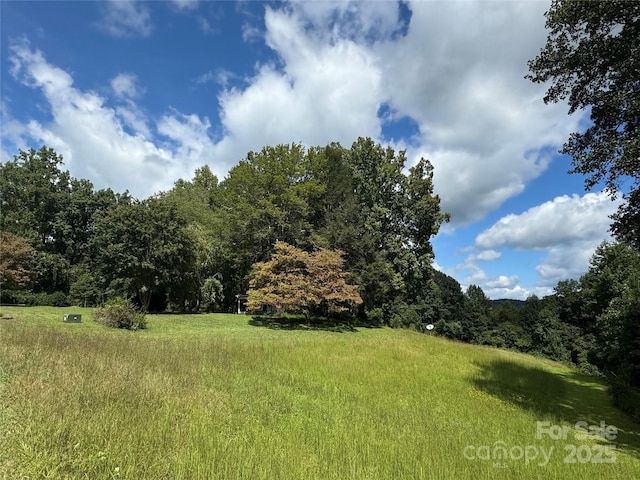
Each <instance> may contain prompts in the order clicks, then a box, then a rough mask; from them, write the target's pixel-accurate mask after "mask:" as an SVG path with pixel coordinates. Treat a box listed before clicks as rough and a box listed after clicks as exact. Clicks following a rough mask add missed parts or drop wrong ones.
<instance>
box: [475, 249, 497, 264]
mask: <svg viewBox="0 0 640 480" xmlns="http://www.w3.org/2000/svg"><path fill="white" fill-rule="evenodd" d="M501 256H502V254H501V253H500V252H497V251H495V250H484V251H482V252H480V253H478V254H477V255H476V256H475V258H476V259H477V260H480V261H482V262H492V261H493V260H497V259H499V258H500V257H501Z"/></svg>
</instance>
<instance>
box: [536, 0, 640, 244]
mask: <svg viewBox="0 0 640 480" xmlns="http://www.w3.org/2000/svg"><path fill="white" fill-rule="evenodd" d="M545 16H546V19H547V20H546V27H547V29H548V30H549V34H548V38H547V42H546V45H545V46H544V48H543V49H542V51H541V52H540V54H539V55H538V56H537V57H536V58H534V59H533V60H531V61H530V62H529V70H530V72H531V73H530V74H529V75H528V76H527V78H529V79H530V80H532V81H534V82H537V83H542V82H550V86H549V89H548V91H547V94H546V96H545V97H544V101H545V103H550V102H551V103H555V102H559V101H563V100H566V101H567V102H568V104H569V113H574V112H575V111H577V110H584V109H588V110H589V112H590V117H591V124H590V125H589V127H588V128H587V129H586V130H585V131H584V132H575V133H572V134H571V136H570V137H569V140H568V141H567V142H566V143H565V145H564V147H563V148H562V150H561V152H562V153H565V154H568V155H571V157H572V158H573V167H574V168H573V172H575V173H580V174H584V175H587V179H586V186H587V188H592V187H594V186H595V185H596V184H598V183H600V182H601V181H602V182H604V183H605V186H606V187H607V189H608V191H609V193H610V194H612V195H613V196H615V195H617V194H619V193H621V189H622V193H625V192H624V189H623V186H624V184H625V181H626V180H627V179H631V182H632V185H631V187H630V193H629V194H628V195H625V198H626V201H627V202H626V204H625V205H624V206H623V207H622V208H621V209H620V210H619V212H618V214H617V215H615V216H614V217H613V218H614V225H613V231H614V232H615V233H616V235H617V236H618V237H619V238H620V239H621V240H625V241H631V243H632V244H634V245H635V246H636V247H638V242H639V241H638V238H640V237H639V234H640V213H639V212H640V193H638V188H639V187H640V89H639V88H638V78H639V76H640V2H635V1H624V0H611V1H582V0H553V1H552V3H551V8H550V9H549V11H547V13H546V14H545Z"/></svg>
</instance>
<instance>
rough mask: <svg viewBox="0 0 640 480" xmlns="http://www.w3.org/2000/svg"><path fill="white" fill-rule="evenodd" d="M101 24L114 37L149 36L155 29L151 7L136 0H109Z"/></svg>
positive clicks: (105, 5)
mask: <svg viewBox="0 0 640 480" xmlns="http://www.w3.org/2000/svg"><path fill="white" fill-rule="evenodd" d="M103 11H104V16H103V19H102V23H101V24H100V26H101V27H102V29H103V30H104V31H106V32H107V33H108V34H109V35H112V36H114V37H133V36H141V37H147V36H149V35H150V34H151V31H152V30H153V27H152V24H151V15H150V14H149V9H148V8H147V7H146V6H145V5H143V4H142V3H141V2H138V1H136V0H109V1H108V2H106V3H105V4H104V7H103Z"/></svg>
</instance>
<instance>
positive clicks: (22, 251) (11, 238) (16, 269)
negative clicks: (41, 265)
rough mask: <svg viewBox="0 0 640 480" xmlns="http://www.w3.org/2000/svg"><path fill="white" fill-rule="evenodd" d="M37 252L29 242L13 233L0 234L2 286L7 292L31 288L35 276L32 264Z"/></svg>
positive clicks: (0, 284)
mask: <svg viewBox="0 0 640 480" xmlns="http://www.w3.org/2000/svg"><path fill="white" fill-rule="evenodd" d="M35 254H36V252H35V250H34V249H33V247H31V245H29V244H28V243H27V241H26V240H25V239H24V238H22V237H19V236H17V235H13V234H12V233H8V232H2V233H0V286H1V287H2V288H3V289H6V290H21V289H27V288H29V287H31V285H32V283H33V280H34V278H35V274H34V272H33V270H32V262H33V258H34V256H35Z"/></svg>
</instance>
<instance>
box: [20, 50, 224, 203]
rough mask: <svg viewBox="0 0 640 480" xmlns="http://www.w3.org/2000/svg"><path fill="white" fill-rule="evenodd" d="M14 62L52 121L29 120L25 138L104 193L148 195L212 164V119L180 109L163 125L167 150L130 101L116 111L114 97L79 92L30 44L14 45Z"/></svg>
mask: <svg viewBox="0 0 640 480" xmlns="http://www.w3.org/2000/svg"><path fill="white" fill-rule="evenodd" d="M11 62H12V65H13V67H12V70H11V71H12V74H13V75H14V76H15V77H16V78H17V79H18V80H19V81H21V82H22V83H23V84H24V85H28V86H30V87H32V88H36V89H40V90H41V91H42V93H43V94H44V96H45V98H46V100H47V102H48V104H49V107H50V111H51V116H52V120H51V121H50V122H48V123H39V122H36V121H30V122H28V124H27V125H25V126H23V130H22V132H20V135H23V136H25V137H30V138H32V139H34V140H36V141H39V142H43V143H46V144H47V145H49V146H52V147H53V148H55V149H56V150H57V151H58V152H59V153H61V154H63V156H64V158H65V163H66V166H67V167H68V168H69V169H70V170H71V172H72V174H73V175H74V176H76V177H79V178H90V179H92V180H93V182H94V184H95V185H96V187H98V188H103V187H111V188H113V189H115V190H117V191H124V190H129V191H131V192H132V193H133V194H134V195H137V196H142V197H146V196H149V195H151V194H153V193H156V192H158V191H159V190H162V189H166V188H169V187H170V186H171V185H172V183H173V182H174V181H175V180H176V179H178V178H188V176H189V175H190V174H191V172H192V171H193V170H194V169H195V168H196V167H197V166H199V165H202V164H204V163H206V160H208V158H207V157H206V154H205V152H207V151H208V150H210V149H211V148H212V145H213V144H212V141H211V140H210V138H209V136H208V131H207V130H208V128H209V126H210V123H209V121H208V120H207V119H206V118H205V119H200V118H199V117H198V116H196V115H183V114H181V113H179V112H176V111H173V112H170V113H168V114H166V115H165V116H164V117H163V118H162V120H161V121H160V122H159V124H158V127H157V130H158V133H159V134H160V135H161V136H163V137H164V138H166V142H165V143H166V145H161V146H158V145H156V143H162V142H161V141H156V143H154V142H152V141H150V137H151V136H152V132H151V129H150V127H148V125H147V119H146V117H145V116H144V114H143V113H142V112H141V111H140V109H139V108H138V107H137V105H136V104H135V103H133V101H132V100H131V99H130V98H125V99H124V100H125V101H124V102H123V103H122V104H121V105H119V106H116V107H115V108H113V107H109V106H108V102H107V99H106V98H103V97H101V96H100V95H98V94H97V93H95V92H85V91H82V90H80V89H78V88H76V87H74V85H73V78H72V77H71V75H69V74H68V73H67V72H65V71H64V70H62V69H60V68H58V67H56V66H54V65H51V64H49V63H48V62H47V61H46V59H45V57H44V55H43V54H42V53H41V52H40V51H38V50H31V48H30V46H29V45H28V44H26V43H22V44H17V45H15V46H13V47H12V49H11ZM116 78H120V80H122V78H124V77H116ZM115 85H116V87H114V90H115V91H116V93H117V92H120V94H125V93H126V94H127V95H128V94H130V93H131V90H130V89H129V88H128V87H127V85H129V86H130V85H131V83H130V82H128V81H116V82H115ZM123 85H124V87H123ZM112 87H113V85H112ZM120 87H122V88H120ZM125 87H126V88H125ZM136 91H137V90H136ZM121 97H122V95H120V100H122V98H121ZM15 134H16V135H18V133H17V132H15ZM216 173H219V172H216Z"/></svg>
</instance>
